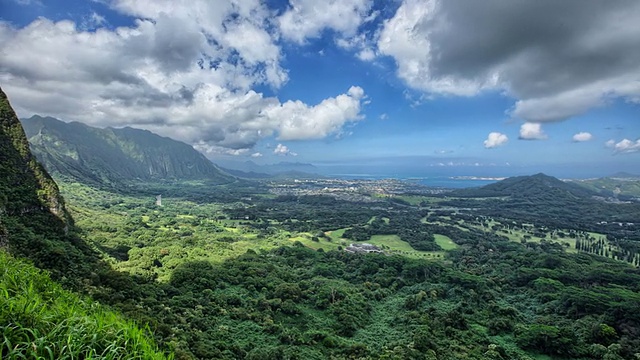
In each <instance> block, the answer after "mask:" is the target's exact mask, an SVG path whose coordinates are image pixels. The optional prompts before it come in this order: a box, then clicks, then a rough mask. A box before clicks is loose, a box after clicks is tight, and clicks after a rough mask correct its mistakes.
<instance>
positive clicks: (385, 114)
mask: <svg viewBox="0 0 640 360" xmlns="http://www.w3.org/2000/svg"><path fill="white" fill-rule="evenodd" d="M387 119H389V114H387V113H382V114H380V120H387Z"/></svg>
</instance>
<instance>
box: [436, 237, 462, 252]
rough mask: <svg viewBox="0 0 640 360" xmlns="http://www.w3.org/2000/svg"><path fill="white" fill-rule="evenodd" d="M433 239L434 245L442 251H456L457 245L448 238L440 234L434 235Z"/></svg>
mask: <svg viewBox="0 0 640 360" xmlns="http://www.w3.org/2000/svg"><path fill="white" fill-rule="evenodd" d="M433 237H434V238H435V239H436V244H438V246H440V247H441V248H442V250H445V251H447V250H453V249H457V248H458V245H457V244H456V243H454V242H453V240H451V238H450V237H448V236H445V235H440V234H434V235H433Z"/></svg>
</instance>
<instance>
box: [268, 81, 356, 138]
mask: <svg viewBox="0 0 640 360" xmlns="http://www.w3.org/2000/svg"><path fill="white" fill-rule="evenodd" d="M364 97H365V95H364V90H363V89H362V88H360V87H358V86H352V87H351V88H350V89H349V91H348V92H347V93H346V94H342V95H339V96H336V97H335V98H329V99H325V100H323V101H322V102H321V103H320V104H318V105H315V106H309V105H307V104H305V103H303V102H301V101H287V102H285V103H283V104H275V105H274V106H271V107H269V108H266V109H265V110H264V111H263V114H264V115H265V116H266V117H267V118H268V119H269V120H270V121H272V122H277V123H274V124H273V126H274V128H275V129H277V131H278V138H279V139H281V140H296V139H319V138H323V137H326V136H327V135H330V134H335V133H338V132H339V131H340V129H341V128H342V126H343V125H344V124H345V123H347V122H354V121H358V120H361V119H362V115H360V109H361V101H362V99H363V98H364Z"/></svg>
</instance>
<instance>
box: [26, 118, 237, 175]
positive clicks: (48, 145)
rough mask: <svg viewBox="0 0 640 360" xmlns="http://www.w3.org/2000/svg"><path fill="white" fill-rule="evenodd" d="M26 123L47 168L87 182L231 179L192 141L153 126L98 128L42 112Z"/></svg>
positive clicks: (29, 138) (34, 150)
mask: <svg viewBox="0 0 640 360" xmlns="http://www.w3.org/2000/svg"><path fill="white" fill-rule="evenodd" d="M22 125H23V126H24V129H25V132H26V135H27V138H28V140H29V143H30V144H31V150H32V151H33V153H34V154H35V156H36V157H37V158H38V159H39V160H40V161H41V162H42V163H43V165H44V166H45V167H46V168H47V170H49V171H50V172H51V173H53V174H54V175H61V176H67V177H71V178H73V179H76V180H78V181H81V182H84V183H87V184H108V185H116V184H119V183H122V182H126V181H131V180H142V181H154V180H195V179H207V180H211V181H213V182H216V183H226V182H229V181H230V180H231V179H232V177H231V176H230V175H228V174H225V173H223V172H222V171H221V170H220V169H218V168H217V167H216V166H215V165H214V164H213V163H211V161H209V160H208V159H207V158H206V157H205V156H204V155H202V154H201V153H199V152H198V151H196V150H195V149H193V147H191V146H189V145H187V144H185V143H183V142H180V141H176V140H173V139H170V138H166V137H161V136H159V135H156V134H154V133H152V132H150V131H146V130H140V129H133V128H130V127H125V128H122V129H114V128H106V129H99V128H95V127H91V126H88V125H85V124H81V123H78V122H72V123H66V122H63V121H60V120H58V119H54V118H51V117H44V118H43V117H40V116H33V117H31V118H29V119H23V120H22Z"/></svg>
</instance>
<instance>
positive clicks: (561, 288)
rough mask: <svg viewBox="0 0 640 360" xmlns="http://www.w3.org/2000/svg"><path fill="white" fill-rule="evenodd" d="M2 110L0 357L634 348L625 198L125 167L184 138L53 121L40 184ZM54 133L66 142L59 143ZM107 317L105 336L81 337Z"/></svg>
mask: <svg viewBox="0 0 640 360" xmlns="http://www.w3.org/2000/svg"><path fill="white" fill-rule="evenodd" d="M3 106H4V107H3V108H2V110H3V113H2V118H1V119H2V120H3V123H2V125H3V127H2V131H3V132H2V133H1V134H0V135H2V137H0V140H2V141H1V142H0V145H1V146H3V150H4V151H5V152H3V154H7V155H4V156H5V158H3V162H2V163H1V165H2V169H3V171H5V174H8V175H9V176H5V177H3V178H2V182H1V183H0V185H2V187H1V190H2V194H3V197H2V198H0V200H2V203H0V205H2V211H1V212H0V214H1V215H2V217H1V218H0V240H1V241H0V244H2V245H0V246H1V247H2V251H3V254H2V255H1V256H0V261H2V264H3V266H4V267H5V269H6V270H5V273H3V277H2V281H3V283H2V286H1V287H0V290H2V292H0V301H1V302H2V303H1V304H2V307H1V309H2V311H0V319H2V323H0V326H2V331H3V334H5V335H4V340H3V341H4V342H3V343H2V347H1V348H0V351H1V352H2V357H3V358H4V357H9V358H12V357H16V356H18V357H19V356H26V357H29V356H30V357H41V358H42V357H44V358H46V356H49V357H48V358H65V357H66V358H72V357H74V356H76V355H77V354H80V355H77V356H80V357H81V356H87V357H91V356H94V355H93V354H96V355H95V357H100V356H103V357H104V358H109V356H111V357H112V358H119V357H122V355H118V354H122V351H128V352H130V353H132V354H133V353H135V354H139V355H136V356H139V358H158V359H160V358H169V359H172V358H173V359H274V360H275V359H327V358H329V359H427V360H434V359H438V360H449V359H451V360H453V359H502V360H507V359H509V360H510V359H522V360H530V359H602V360H604V359H609V360H610V359H633V358H634V357H637V356H638V354H640V340H639V339H640V336H639V334H640V317H639V312H638V304H639V303H640V270H639V269H638V265H640V255H639V254H640V247H639V244H640V228H639V226H638V221H637V219H639V218H640V203H638V202H637V201H635V200H634V199H625V200H624V201H618V202H615V201H608V200H607V198H606V197H603V196H601V195H602V194H601V193H600V192H597V191H595V190H593V189H590V188H589V187H582V186H580V185H578V184H574V183H571V182H563V181H560V180H558V179H556V178H554V177H551V176H547V175H544V174H535V175H530V176H519V177H511V178H506V179H504V180H501V181H498V182H496V183H493V184H490V185H486V186H484V187H480V188H468V189H457V190H453V189H443V188H430V187H425V186H422V185H419V184H416V183H413V182H403V181H398V180H392V179H390V180H344V179H342V180H341V179H329V178H322V177H319V178H314V177H310V176H304V177H296V176H295V175H291V177H284V178H280V179H275V178H265V179H244V178H238V177H233V176H231V175H229V174H225V173H224V172H223V171H222V170H219V169H218V168H217V167H215V166H214V165H206V166H205V165H203V166H204V167H196V168H195V169H200V170H198V171H196V172H190V171H191V170H189V171H187V170H184V169H183V168H180V167H178V168H173V167H170V166H169V165H171V164H177V163H183V159H182V158H181V157H175V158H173V159H170V160H167V158H166V157H165V156H164V155H159V154H160V153H158V152H146V153H145V154H146V155H145V157H144V158H143V160H141V162H139V163H137V162H136V161H138V160H135V159H136V157H135V156H133V155H135V152H128V151H125V150H126V149H138V148H139V147H138V146H139V144H142V143H144V142H145V141H152V142H154V144H152V145H154V146H156V148H158V149H162V148H163V146H165V145H166V146H170V145H171V146H176V147H177V148H182V149H186V150H185V152H184V153H183V154H182V155H180V156H183V157H185V159H184V163H188V162H189V161H192V160H193V161H195V160H194V159H200V160H201V159H202V158H201V157H200V156H199V155H198V154H197V153H196V154H194V152H192V151H191V150H189V149H187V148H185V147H184V146H182V145H180V144H174V143H171V142H167V141H168V140H167V139H165V138H160V137H156V136H155V135H153V134H150V133H145V132H137V131H134V130H127V132H128V133H129V134H134V135H132V136H133V137H132V138H129V139H128V140H127V141H128V142H126V141H116V142H109V141H106V142H103V145H104V146H105V147H98V149H100V151H96V148H94V147H92V146H76V145H75V144H74V143H73V140H72V139H71V138H69V137H68V135H69V133H66V132H63V131H60V132H58V134H61V135H60V136H61V137H58V138H57V140H56V141H53V142H43V141H44V138H43V136H42V134H43V131H42V129H44V127H43V128H42V129H41V130H39V131H38V132H37V133H36V135H34V136H32V137H31V138H32V139H33V143H32V144H31V147H32V148H33V149H35V151H34V152H35V155H36V157H37V158H38V159H39V160H41V161H42V163H43V164H44V166H45V167H46V170H47V171H51V172H52V173H53V178H51V177H49V175H48V173H47V171H45V168H43V167H40V165H39V164H38V162H37V161H36V160H35V159H34V158H33V157H32V155H31V153H30V152H29V145H28V144H27V136H26V134H24V133H23V132H22V129H21V128H20V126H19V123H18V122H17V119H16V118H15V114H13V113H12V110H11V108H10V107H9V106H8V103H6V102H5V104H3ZM54 124H56V125H57V126H66V125H64V124H59V123H56V122H54ZM73 126H77V125H73ZM83 129H84V130H82V131H88V130H87V129H86V128H83ZM29 133H31V132H29V131H28V132H27V134H29ZM98 133H100V132H98ZM107 133H108V131H107ZM116 133H118V132H117V131H116V132H115V133H114V134H116ZM31 134H33V133H31ZM38 134H39V135H38ZM64 134H66V135H65V136H66V137H62V135H64ZM138 135H140V136H141V137H140V138H137V137H136V136H138ZM111 136H112V135H109V136H107V138H110V137H111ZM95 141H96V142H98V141H99V139H95ZM100 141H102V140H100ZM62 143H65V144H66V145H65V146H64V148H66V149H75V150H74V151H77V153H75V155H73V156H67V155H65V154H63V153H60V152H59V151H58V150H59V149H60V146H59V145H61V144H62ZM45 144H48V145H46V146H44V145H45ZM55 144H57V145H56V146H58V150H56V149H54V150H50V149H51V146H52V145H55ZM107 144H109V145H108V146H107ZM114 144H115V145H114ZM43 146H44V147H43ZM43 149H45V150H46V149H49V150H46V151H47V152H43V151H45V150H43ZM107 150H108V151H107ZM187 150H188V151H187ZM194 151H195V150H194ZM132 154H133V155H132ZM117 156H121V157H120V158H118V159H120V161H122V162H125V163H127V164H129V165H127V166H131V169H134V170H132V172H130V173H126V174H123V173H121V172H120V171H121V170H122V169H125V168H126V167H123V168H118V167H117V166H116V167H114V166H115V165H114V164H115V163H114V162H112V161H108V160H113V158H117ZM78 159H82V160H81V161H80V160H78ZM198 161H199V160H198ZM136 164H138V165H136ZM140 164H144V165H140ZM156 166H157V167H156ZM114 169H115V170H117V171H113V170H114ZM154 169H166V170H169V169H174V170H175V169H178V170H179V169H182V170H180V171H173V170H172V172H165V173H162V172H161V173H158V172H156V170H154ZM188 169H194V168H193V167H188ZM148 171H150V172H148ZM25 174H26V175H25ZM159 174H160V175H161V176H160V175H159ZM54 180H55V181H54ZM16 184H19V186H16ZM617 195H618V196H619V195H620V194H617ZM158 196H160V197H161V201H158ZM366 244H370V245H371V246H368V245H366ZM352 245H356V248H358V247H359V248H362V249H373V251H372V252H371V253H366V251H365V252H357V251H348V248H350V247H351V246H352ZM5 252H6V254H5ZM16 258H19V259H16ZM34 265H35V266H37V267H39V268H41V269H43V270H44V271H46V272H47V273H48V274H46V273H45V274H41V273H40V272H39V271H40V270H36V269H35V267H34ZM25 274H27V275H25ZM21 284H26V285H21ZM58 284H60V285H61V286H62V287H63V288H64V290H63V289H62V288H60V285H58ZM51 294H56V295H55V296H53V297H52V296H51ZM30 299H32V300H30ZM36 304H37V305H40V304H44V307H42V308H43V309H46V312H44V310H43V312H38V311H36V310H35V309H36ZM64 304H72V305H69V306H70V307H72V311H71V312H65V311H66V310H65V311H63V310H62V309H63V308H64V307H66V306H67V305H64ZM48 319H57V320H54V321H53V322H49V320H48ZM60 319H62V320H60ZM65 319H70V320H65ZM71 319H72V320H71ZM52 324H53V325H55V327H54V328H55V329H56V330H55V331H53V332H52V330H51V329H52V328H51V326H52ZM59 324H62V325H64V324H70V325H69V326H62V325H59ZM79 324H85V325H86V326H82V325H79ZM110 329H119V330H115V331H118V334H120V335H119V336H116V337H114V338H112V340H110V341H112V342H113V344H116V345H114V346H113V347H108V346H106V345H105V344H104V343H100V342H97V341H95V340H92V338H91V337H90V336H88V334H89V333H90V332H96V333H101V332H104V333H109V332H110V331H111V330H110ZM43 333H50V334H51V336H49V337H43V336H41V335H40V334H43ZM105 336H106V335H105ZM65 339H66V340H65ZM65 341H66V342H67V343H68V344H71V345H68V346H66V345H64V344H65V343H64V342H65ZM127 346H129V347H127ZM70 347H72V348H73V349H75V350H74V352H68V349H69V348H70ZM123 349H125V350H123ZM111 350H113V352H110V351H111ZM96 351H100V353H99V354H98V353H96ZM72 354H76V355H72ZM101 354H102V355H101ZM109 354H114V355H109ZM127 356H128V355H127ZM127 356H125V357H127Z"/></svg>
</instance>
